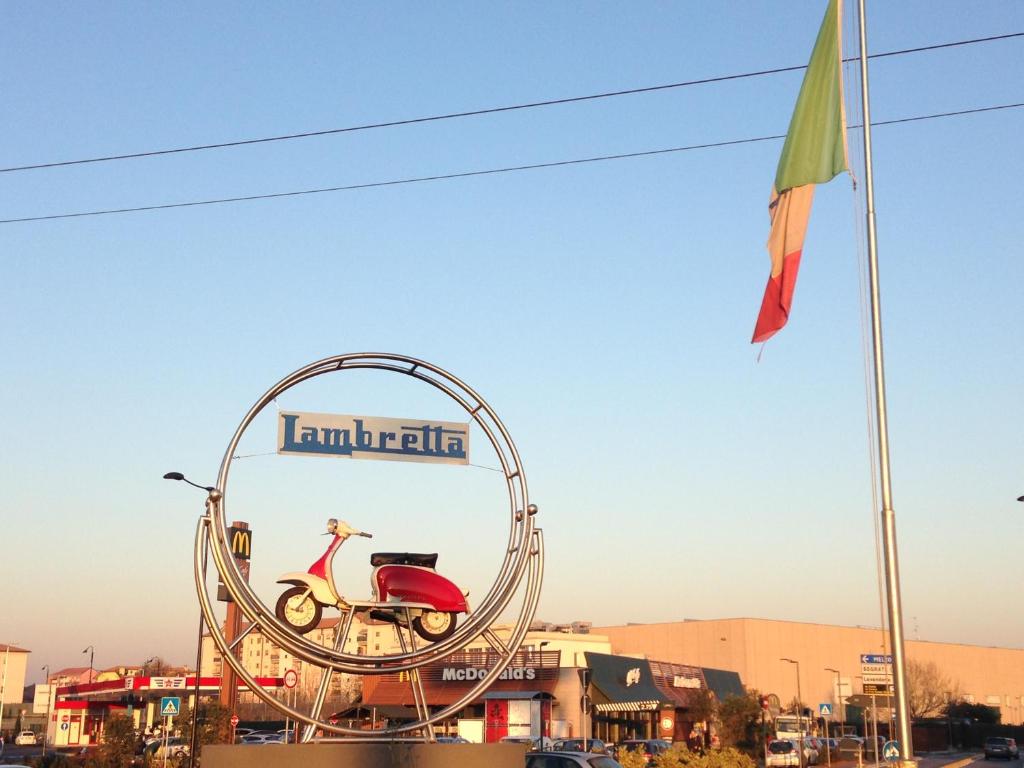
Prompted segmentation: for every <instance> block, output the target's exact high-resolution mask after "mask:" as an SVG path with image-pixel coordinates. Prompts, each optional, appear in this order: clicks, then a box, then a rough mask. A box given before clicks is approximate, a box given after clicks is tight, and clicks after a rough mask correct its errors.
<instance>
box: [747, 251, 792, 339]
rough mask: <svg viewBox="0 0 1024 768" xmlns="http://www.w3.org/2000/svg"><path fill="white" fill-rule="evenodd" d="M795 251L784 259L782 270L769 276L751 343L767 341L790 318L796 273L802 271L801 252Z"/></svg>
mask: <svg viewBox="0 0 1024 768" xmlns="http://www.w3.org/2000/svg"><path fill="white" fill-rule="evenodd" d="M802 252H803V251H802V250H801V251H794V252H793V253H790V254H787V255H786V256H784V257H783V259H782V272H780V273H779V274H777V275H774V276H772V277H769V278H768V285H767V286H765V289H764V299H763V300H762V301H761V311H760V313H758V315H757V323H756V324H755V325H754V338H753V339H751V340H750V343H751V344H756V343H757V342H759V341H767V340H768V339H770V338H771V337H772V336H774V335H775V333H776V332H777V331H778V330H779V329H780V328H782V326H784V325H785V324H786V321H787V320H789V308H790V306H791V305H792V303H793V291H794V290H796V275H797V272H799V271H800V254H801V253H802Z"/></svg>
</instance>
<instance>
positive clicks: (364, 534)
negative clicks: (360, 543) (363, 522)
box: [359, 531, 373, 539]
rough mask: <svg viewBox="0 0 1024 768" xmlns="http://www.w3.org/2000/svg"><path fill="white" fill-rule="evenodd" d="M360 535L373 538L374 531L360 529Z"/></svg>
mask: <svg viewBox="0 0 1024 768" xmlns="http://www.w3.org/2000/svg"><path fill="white" fill-rule="evenodd" d="M359 535H360V536H365V537H366V538H368V539H372V538H373V534H372V533H367V532H366V531H360V532H359Z"/></svg>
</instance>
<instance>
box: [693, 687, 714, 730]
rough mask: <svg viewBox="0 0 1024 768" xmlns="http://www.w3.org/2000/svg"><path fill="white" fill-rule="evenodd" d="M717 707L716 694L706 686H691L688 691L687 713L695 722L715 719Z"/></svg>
mask: <svg viewBox="0 0 1024 768" xmlns="http://www.w3.org/2000/svg"><path fill="white" fill-rule="evenodd" d="M717 709H718V707H717V702H716V701H715V694H713V693H712V692H711V691H709V690H707V689H706V688H691V689H690V690H689V692H688V693H687V699H686V713H687V715H689V717H690V719H691V720H693V722H695V723H701V722H708V721H710V720H713V719H714V717H715V712H716V710H717Z"/></svg>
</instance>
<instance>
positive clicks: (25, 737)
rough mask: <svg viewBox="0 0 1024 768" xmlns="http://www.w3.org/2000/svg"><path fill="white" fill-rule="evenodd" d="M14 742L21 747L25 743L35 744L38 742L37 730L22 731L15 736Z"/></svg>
mask: <svg viewBox="0 0 1024 768" xmlns="http://www.w3.org/2000/svg"><path fill="white" fill-rule="evenodd" d="M14 743H15V744H17V745H18V746H19V747H22V746H25V745H28V744H35V743H36V734H35V731H22V732H21V733H19V734H18V735H17V736H15V737H14Z"/></svg>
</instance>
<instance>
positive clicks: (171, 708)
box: [160, 696, 181, 717]
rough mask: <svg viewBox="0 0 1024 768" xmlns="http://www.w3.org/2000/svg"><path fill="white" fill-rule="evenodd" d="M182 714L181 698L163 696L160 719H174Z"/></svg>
mask: <svg viewBox="0 0 1024 768" xmlns="http://www.w3.org/2000/svg"><path fill="white" fill-rule="evenodd" d="M180 712H181V697H180V696H163V697H161V698H160V717H174V716H175V715H177V714H179V713H180Z"/></svg>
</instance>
